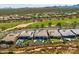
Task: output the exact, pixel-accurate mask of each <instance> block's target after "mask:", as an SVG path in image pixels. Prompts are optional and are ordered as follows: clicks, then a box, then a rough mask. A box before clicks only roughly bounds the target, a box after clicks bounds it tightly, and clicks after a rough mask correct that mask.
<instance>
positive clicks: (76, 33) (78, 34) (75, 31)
mask: <svg viewBox="0 0 79 59" xmlns="http://www.w3.org/2000/svg"><path fill="white" fill-rule="evenodd" d="M71 30H72V31H73V33H74V34H75V35H76V36H79V29H71Z"/></svg>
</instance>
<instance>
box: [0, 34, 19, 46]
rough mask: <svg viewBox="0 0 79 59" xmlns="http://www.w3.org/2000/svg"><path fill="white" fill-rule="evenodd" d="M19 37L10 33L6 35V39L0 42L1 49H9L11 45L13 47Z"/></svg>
mask: <svg viewBox="0 0 79 59" xmlns="http://www.w3.org/2000/svg"><path fill="white" fill-rule="evenodd" d="M18 36H19V33H17V34H14V33H10V34H8V35H7V36H6V37H4V38H3V39H2V40H1V42H0V46H1V47H10V46H11V45H13V44H14V43H15V42H16V40H17V38H18Z"/></svg>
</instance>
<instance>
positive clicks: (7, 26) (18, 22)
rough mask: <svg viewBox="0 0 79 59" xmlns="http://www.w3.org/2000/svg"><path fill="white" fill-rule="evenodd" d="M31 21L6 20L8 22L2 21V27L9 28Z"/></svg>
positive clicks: (0, 26) (0, 24) (0, 27)
mask: <svg viewBox="0 0 79 59" xmlns="http://www.w3.org/2000/svg"><path fill="white" fill-rule="evenodd" d="M29 22H31V21H24V20H22V21H15V22H6V23H0V29H2V30H5V29H8V28H11V27H15V26H17V25H19V24H27V23H29Z"/></svg>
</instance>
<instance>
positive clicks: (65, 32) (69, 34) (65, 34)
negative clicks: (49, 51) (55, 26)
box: [59, 29, 75, 38]
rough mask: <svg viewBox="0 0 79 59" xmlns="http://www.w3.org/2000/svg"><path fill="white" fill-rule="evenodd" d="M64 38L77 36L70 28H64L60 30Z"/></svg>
mask: <svg viewBox="0 0 79 59" xmlns="http://www.w3.org/2000/svg"><path fill="white" fill-rule="evenodd" d="M59 32H60V33H61V34H62V37H64V38H75V34H74V33H73V32H72V31H71V30H70V29H66V30H65V29H62V30H60V31H59Z"/></svg>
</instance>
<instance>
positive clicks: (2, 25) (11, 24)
mask: <svg viewBox="0 0 79 59" xmlns="http://www.w3.org/2000/svg"><path fill="white" fill-rule="evenodd" d="M75 21H76V22H77V23H79V18H73V19H65V20H47V21H43V22H36V23H34V24H32V25H31V26H32V27H36V26H37V25H38V26H39V27H41V25H42V24H44V26H48V23H50V22H51V23H52V25H54V24H57V23H61V24H62V25H63V24H66V23H67V24H71V23H73V22H75ZM29 22H31V21H25V20H20V21H15V22H12V21H11V22H6V23H0V29H2V30H5V29H7V28H11V27H14V26H16V25H19V24H26V23H29Z"/></svg>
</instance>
